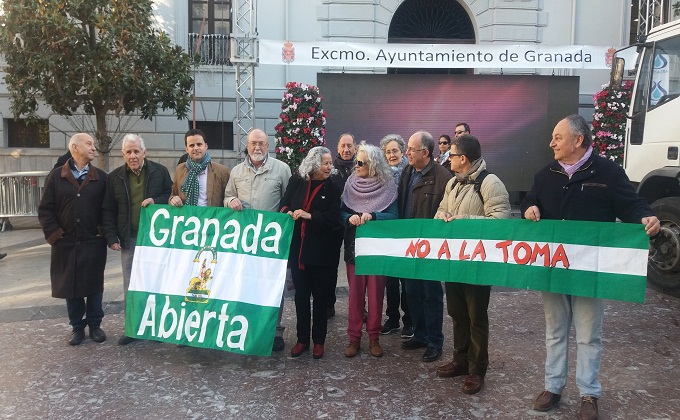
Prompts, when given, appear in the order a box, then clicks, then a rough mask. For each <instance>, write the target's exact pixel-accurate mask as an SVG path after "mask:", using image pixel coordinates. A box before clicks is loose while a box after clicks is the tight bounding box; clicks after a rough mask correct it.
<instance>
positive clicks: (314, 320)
mask: <svg viewBox="0 0 680 420" xmlns="http://www.w3.org/2000/svg"><path fill="white" fill-rule="evenodd" d="M290 271H291V274H292V275H293V284H294V285H295V315H296V317H297V324H296V326H297V341H298V343H305V344H307V343H309V332H310V330H311V332H312V341H313V342H314V344H324V342H325V341H326V332H327V331H328V318H327V312H326V311H327V309H328V306H329V302H330V300H331V295H332V294H335V293H334V290H333V277H335V279H336V280H335V281H337V277H338V276H337V271H338V268H337V267H319V266H313V265H305V269H304V270H301V269H300V268H298V267H297V266H295V267H293V268H291V270H290ZM310 297H312V298H313V299H314V306H313V309H312V305H311V303H310V300H309V299H310ZM310 318H311V326H310Z"/></svg>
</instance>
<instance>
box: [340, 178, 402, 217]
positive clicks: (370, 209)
mask: <svg viewBox="0 0 680 420" xmlns="http://www.w3.org/2000/svg"><path fill="white" fill-rule="evenodd" d="M396 199H397V184H396V183H394V182H392V181H390V182H386V183H381V182H380V181H379V180H378V179H377V178H361V177H358V176H356V174H354V173H353V174H352V175H350V176H349V178H347V183H346V184H345V191H344V192H343V193H342V201H343V202H344V203H345V205H346V206H347V207H349V208H350V209H352V210H354V211H356V212H361V213H374V212H379V211H383V210H385V209H386V208H388V207H389V206H390V204H392V202H393V201H394V200H396Z"/></svg>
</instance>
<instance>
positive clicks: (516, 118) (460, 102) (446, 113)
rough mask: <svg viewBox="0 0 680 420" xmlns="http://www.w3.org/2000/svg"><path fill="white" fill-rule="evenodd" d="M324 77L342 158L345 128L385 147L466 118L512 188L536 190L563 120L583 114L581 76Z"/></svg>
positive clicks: (332, 144) (330, 136)
mask: <svg viewBox="0 0 680 420" xmlns="http://www.w3.org/2000/svg"><path fill="white" fill-rule="evenodd" d="M317 80H318V84H319V89H320V91H321V93H322V95H323V107H324V109H325V110H326V112H327V114H328V116H327V121H326V129H327V133H326V139H327V144H328V147H329V148H330V149H331V151H333V154H334V155H335V154H336V149H337V142H338V137H339V136H340V134H342V133H344V132H351V133H352V134H354V135H355V137H356V139H357V141H361V140H366V141H367V142H368V143H372V144H376V145H377V144H378V143H379V142H380V139H381V138H382V137H383V136H385V135H386V134H390V133H397V134H400V135H401V136H402V137H404V140H405V141H407V142H408V138H409V137H410V136H411V135H412V134H413V133H414V132H416V131H418V130H426V131H429V132H430V133H431V134H432V135H433V136H434V138H435V141H436V140H437V139H438V138H439V136H440V135H441V134H448V135H449V136H451V137H453V135H454V129H455V125H456V123H459V122H466V123H468V124H469V125H470V128H471V131H472V134H473V135H475V136H476V137H477V138H478V139H479V141H480V143H481V145H482V155H483V157H484V159H485V160H486V162H487V166H488V169H489V172H492V173H495V174H497V175H498V176H499V177H500V178H501V180H502V181H503V182H504V183H505V185H506V188H507V189H508V191H528V190H529V189H531V185H532V183H533V176H534V174H535V173H536V172H538V170H539V169H541V168H542V167H544V166H545V165H546V164H548V163H549V162H550V161H551V160H552V151H551V149H550V147H549V143H550V136H551V133H552V130H553V128H554V127H555V124H557V122H558V121H559V120H560V119H562V118H564V117H565V116H567V115H569V114H573V113H577V112H578V84H579V79H578V77H565V76H505V75H437V74H433V75H422V74H421V75H415V74H413V75H411V74H384V75H366V74H329V73H322V74H319V75H318V79H317ZM438 152H439V151H438V149H437V147H436V146H435V153H434V155H435V156H437V154H438Z"/></svg>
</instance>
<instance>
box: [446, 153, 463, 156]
mask: <svg viewBox="0 0 680 420" xmlns="http://www.w3.org/2000/svg"><path fill="white" fill-rule="evenodd" d="M449 156H465V153H449Z"/></svg>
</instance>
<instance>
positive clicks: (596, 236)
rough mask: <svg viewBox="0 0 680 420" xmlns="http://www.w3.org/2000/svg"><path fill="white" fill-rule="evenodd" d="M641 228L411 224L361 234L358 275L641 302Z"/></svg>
mask: <svg viewBox="0 0 680 420" xmlns="http://www.w3.org/2000/svg"><path fill="white" fill-rule="evenodd" d="M648 248H649V237H648V236H647V235H646V234H645V229H644V227H643V225H642V224H629V223H600V222H581V221H565V220H541V221H540V222H538V223H536V222H531V221H528V220H520V219H506V220H497V219H459V220H454V221H452V222H449V223H445V222H444V221H443V220H432V219H409V220H388V221H380V222H371V223H367V224H365V225H363V226H360V227H359V228H358V229H357V239H356V272H357V274H382V275H387V276H393V277H401V278H413V279H422V280H439V281H447V282H459V283H469V284H480V285H493V286H507V287H514V288H520V289H531V290H543V291H549V292H554V293H564V294H569V295H579V296H588V297H598V298H604V299H615V300H624V301H630V302H644V297H645V286H646V276H647V257H648V253H649V249H648Z"/></svg>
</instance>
